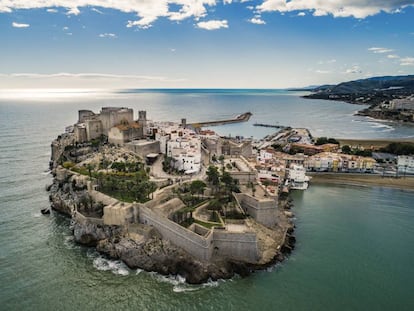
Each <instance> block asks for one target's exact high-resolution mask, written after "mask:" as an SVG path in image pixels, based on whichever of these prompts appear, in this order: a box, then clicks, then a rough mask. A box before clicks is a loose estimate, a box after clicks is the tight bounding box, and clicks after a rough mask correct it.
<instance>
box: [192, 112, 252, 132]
mask: <svg viewBox="0 0 414 311" xmlns="http://www.w3.org/2000/svg"><path fill="white" fill-rule="evenodd" d="M251 116H252V113H251V112H245V113H242V114H240V115H238V116H236V117H235V118H232V119H225V120H217V121H206V122H196V123H189V124H188V125H191V126H193V127H194V128H201V127H206V126H218V125H225V124H231V123H239V122H247V121H249V119H250V117H251Z"/></svg>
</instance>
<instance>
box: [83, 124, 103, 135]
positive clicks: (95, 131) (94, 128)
mask: <svg viewBox="0 0 414 311" xmlns="http://www.w3.org/2000/svg"><path fill="white" fill-rule="evenodd" d="M85 125H86V136H87V139H88V140H92V139H95V138H98V137H100V136H101V135H102V134H103V132H102V123H101V121H100V120H87V121H86V122H85Z"/></svg>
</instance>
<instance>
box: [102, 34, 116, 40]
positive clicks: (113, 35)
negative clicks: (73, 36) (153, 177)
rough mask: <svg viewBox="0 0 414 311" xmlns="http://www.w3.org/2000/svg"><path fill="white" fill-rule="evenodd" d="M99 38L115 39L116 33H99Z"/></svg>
mask: <svg viewBox="0 0 414 311" xmlns="http://www.w3.org/2000/svg"><path fill="white" fill-rule="evenodd" d="M99 37H100V38H112V39H116V38H118V37H117V35H116V34H114V33H101V34H99Z"/></svg>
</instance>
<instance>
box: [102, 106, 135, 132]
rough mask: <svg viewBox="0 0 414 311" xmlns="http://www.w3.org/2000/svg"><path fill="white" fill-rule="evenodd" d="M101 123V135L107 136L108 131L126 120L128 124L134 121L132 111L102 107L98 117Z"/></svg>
mask: <svg viewBox="0 0 414 311" xmlns="http://www.w3.org/2000/svg"><path fill="white" fill-rule="evenodd" d="M99 119H100V120H101V122H102V131H103V134H105V135H108V132H109V130H110V129H111V128H112V127H114V126H115V125H118V124H120V123H121V121H123V120H126V121H127V122H128V123H132V122H133V121H134V111H133V110H132V109H130V108H117V107H103V108H102V110H101V113H100V115H99Z"/></svg>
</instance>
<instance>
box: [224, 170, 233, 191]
mask: <svg viewBox="0 0 414 311" xmlns="http://www.w3.org/2000/svg"><path fill="white" fill-rule="evenodd" d="M221 181H222V182H223V183H224V185H225V187H226V190H227V191H228V192H230V191H231V190H232V188H233V187H232V186H233V178H232V177H231V176H230V173H229V172H223V175H222V176H221Z"/></svg>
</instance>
